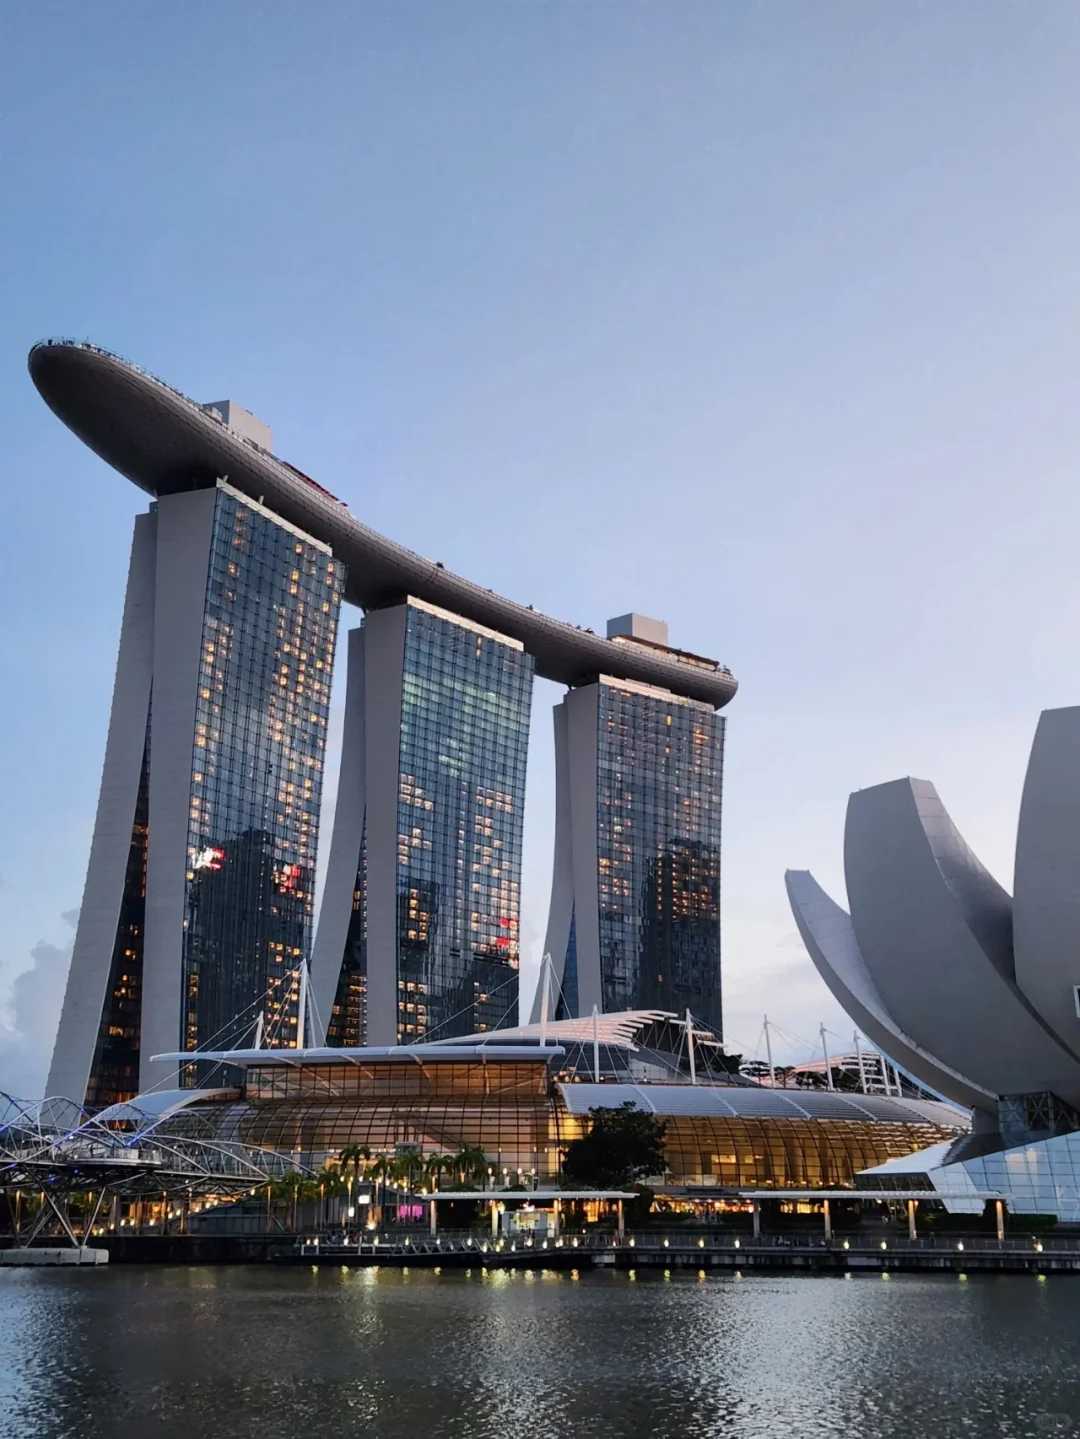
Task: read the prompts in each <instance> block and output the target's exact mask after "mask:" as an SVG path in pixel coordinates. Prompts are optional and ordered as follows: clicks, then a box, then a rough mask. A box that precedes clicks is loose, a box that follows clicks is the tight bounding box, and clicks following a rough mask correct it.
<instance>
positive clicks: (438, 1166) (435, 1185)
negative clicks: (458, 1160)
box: [424, 1154, 454, 1189]
mask: <svg viewBox="0 0 1080 1439" xmlns="http://www.w3.org/2000/svg"><path fill="white" fill-rule="evenodd" d="M453 1163H454V1156H453V1155H452V1154H429V1155H428V1157H427V1159H426V1160H425V1161H424V1173H425V1175H426V1176H427V1178H428V1179H429V1180H430V1181H431V1187H432V1189H439V1188H440V1187H441V1185H442V1177H443V1172H444V1170H447V1169H450V1168H452V1167H453Z"/></svg>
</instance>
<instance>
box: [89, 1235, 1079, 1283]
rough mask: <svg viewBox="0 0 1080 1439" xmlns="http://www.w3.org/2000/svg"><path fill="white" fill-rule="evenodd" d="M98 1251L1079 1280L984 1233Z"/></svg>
mask: <svg viewBox="0 0 1080 1439" xmlns="http://www.w3.org/2000/svg"><path fill="white" fill-rule="evenodd" d="M94 1243H95V1244H96V1245H100V1246H101V1247H102V1248H105V1249H107V1250H108V1251H109V1259H110V1263H112V1264H114V1265H115V1264H121V1265H123V1264H168V1265H178V1264H179V1265H184V1264H191V1265H195V1264H228V1265H231V1264H263V1263H273V1264H283V1265H306V1266H309V1267H310V1266H312V1265H315V1266H320V1267H321V1266H334V1265H336V1266H338V1267H341V1266H345V1267H348V1268H374V1267H386V1268H418V1269H436V1270H453V1269H478V1270H497V1269H515V1270H527V1269H531V1270H541V1269H574V1268H577V1269H597V1268H599V1269H617V1270H646V1269H649V1270H664V1269H668V1270H680V1271H681V1270H708V1271H711V1270H717V1271H725V1270H726V1271H728V1272H735V1271H739V1272H748V1271H754V1270H761V1271H765V1270H772V1271H784V1270H786V1271H793V1272H803V1273H834V1274H841V1273H857V1272H860V1271H866V1272H878V1273H896V1272H906V1273H934V1272H938V1273H953V1274H956V1273H972V1272H983V1273H990V1272H996V1273H1014V1274H1039V1273H1045V1274H1050V1273H1054V1274H1077V1275H1080V1236H1075V1235H1069V1236H1060V1237H1057V1236H1053V1235H1043V1236H1032V1235H1016V1236H1013V1237H1007V1238H1006V1239H1004V1240H998V1239H996V1238H993V1237H991V1236H988V1235H985V1234H969V1235H959V1234H956V1235H952V1234H950V1235H948V1236H935V1237H932V1238H931V1237H925V1238H920V1239H914V1240H912V1239H908V1238H906V1237H898V1236H894V1235H889V1236H887V1237H878V1236H877V1235H871V1234H866V1233H853V1234H851V1235H849V1236H847V1237H840V1238H834V1239H832V1240H830V1241H828V1242H826V1241H825V1240H823V1239H820V1238H814V1237H812V1236H809V1235H805V1234H792V1235H762V1236H760V1237H758V1238H753V1237H751V1236H747V1237H742V1236H738V1235H731V1234H722V1235H716V1234H711V1235H709V1234H700V1235H687V1234H679V1233H676V1232H673V1233H670V1234H664V1233H662V1232H658V1231H657V1232H654V1231H649V1232H640V1233H633V1234H627V1235H626V1236H625V1237H624V1238H623V1239H622V1240H621V1241H620V1240H618V1239H617V1238H616V1237H615V1236H613V1235H611V1234H596V1233H594V1234H578V1235H570V1234H567V1235H564V1236H562V1237H561V1238H559V1239H555V1240H550V1241H549V1240H543V1239H536V1240H530V1239H527V1238H526V1239H504V1240H484V1239H481V1238H479V1237H477V1236H476V1235H475V1234H469V1233H465V1232H462V1233H458V1234H445V1235H442V1236H440V1237H439V1238H438V1239H432V1238H430V1237H429V1236H426V1235H416V1236H407V1237H404V1238H402V1237H400V1236H383V1237H380V1238H377V1239H376V1238H365V1239H364V1240H362V1241H360V1242H354V1243H348V1244H340V1243H334V1242H332V1241H330V1240H328V1239H327V1238H326V1237H324V1236H319V1237H316V1236H314V1235H308V1236H305V1235H295V1236H294V1235H283V1234H271V1235H265V1234H262V1235H255V1234H248V1235H210V1234H207V1235H176V1234H174V1235H154V1234H143V1235H138V1234H131V1235H109V1236H107V1237H104V1238H100V1239H95V1241H94Z"/></svg>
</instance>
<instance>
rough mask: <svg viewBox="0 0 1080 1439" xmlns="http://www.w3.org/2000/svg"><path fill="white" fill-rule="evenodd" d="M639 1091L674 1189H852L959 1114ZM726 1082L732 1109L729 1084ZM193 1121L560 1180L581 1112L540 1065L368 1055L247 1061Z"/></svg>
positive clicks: (327, 1153) (304, 1150)
mask: <svg viewBox="0 0 1080 1439" xmlns="http://www.w3.org/2000/svg"><path fill="white" fill-rule="evenodd" d="M645 1092H646V1093H647V1094H648V1095H649V1099H650V1102H651V1104H653V1105H655V1107H656V1109H657V1111H658V1115H659V1117H660V1118H661V1119H663V1120H664V1122H665V1123H666V1125H667V1130H666V1136H665V1154H666V1158H667V1163H668V1167H669V1171H670V1173H669V1176H668V1184H669V1185H670V1186H672V1187H675V1188H678V1187H680V1186H683V1185H691V1186H694V1187H695V1188H697V1187H704V1188H706V1189H708V1188H711V1187H712V1186H715V1187H716V1189H717V1190H721V1189H725V1188H726V1189H764V1190H768V1189H787V1188H807V1187H817V1188H832V1187H838V1188H849V1187H853V1186H854V1182H855V1175H856V1174H857V1173H858V1171H859V1170H861V1169H866V1168H869V1167H871V1166H873V1165H875V1164H882V1163H884V1162H885V1161H886V1160H887V1159H890V1158H894V1157H897V1156H900V1155H907V1154H911V1153H913V1152H914V1151H916V1150H919V1149H922V1148H924V1147H925V1146H927V1145H930V1144H936V1143H939V1142H940V1141H942V1140H951V1139H954V1138H955V1137H956V1135H957V1133H958V1132H959V1130H960V1127H961V1124H960V1120H959V1118H958V1120H957V1125H956V1127H955V1128H948V1127H945V1126H944V1125H939V1124H935V1123H932V1122H930V1121H928V1120H926V1119H925V1118H923V1117H921V1116H916V1115H914V1114H913V1115H912V1119H911V1122H909V1123H905V1122H903V1120H902V1118H898V1119H897V1120H895V1121H886V1120H874V1119H871V1118H869V1117H866V1118H859V1119H854V1120H852V1119H845V1120H841V1119H831V1118H823V1119H805V1120H801V1119H780V1118H774V1117H753V1116H739V1115H737V1114H736V1115H733V1116H730V1117H729V1116H727V1115H694V1116H688V1115H675V1116H666V1115H665V1114H664V1109H665V1103H664V1100H665V1095H666V1094H668V1093H674V1094H675V1095H676V1096H679V1095H680V1094H681V1093H682V1092H683V1087H682V1086H665V1085H653V1086H648V1087H647V1089H646V1091H645ZM724 1092H725V1094H728V1095H731V1096H733V1098H732V1101H731V1102H732V1104H733V1105H734V1106H735V1107H736V1108H737V1106H738V1103H739V1100H738V1091H733V1090H725V1091H724ZM756 1092H757V1091H753V1093H756ZM192 1122H195V1123H198V1124H199V1125H205V1124H207V1123H209V1124H210V1125H211V1128H212V1132H213V1134H214V1135H215V1137H216V1138H218V1139H219V1140H223V1141H226V1142H239V1143H243V1144H249V1145H257V1146H259V1147H262V1148H265V1149H269V1150H276V1151H278V1152H280V1153H286V1154H290V1155H300V1156H301V1157H302V1160H303V1162H304V1163H306V1164H310V1165H312V1166H313V1167H316V1168H318V1167H321V1166H322V1164H324V1163H325V1162H326V1161H327V1160H328V1159H331V1158H333V1156H335V1155H336V1154H337V1153H339V1152H340V1151H341V1149H342V1148H344V1147H345V1146H346V1145H359V1146H362V1147H363V1146H366V1147H367V1148H368V1149H369V1150H370V1151H371V1153H372V1154H373V1155H378V1154H391V1155H392V1154H394V1153H396V1152H397V1150H398V1147H399V1146H401V1145H405V1144H409V1145H415V1146H417V1147H418V1148H419V1149H420V1151H421V1153H422V1154H423V1155H430V1154H436V1153H447V1152H454V1151H457V1150H460V1149H462V1148H463V1147H465V1146H470V1147H475V1148H477V1149H481V1150H482V1151H483V1152H484V1155H485V1157H486V1159H487V1162H488V1164H489V1165H490V1167H491V1168H492V1170H493V1171H495V1172H496V1173H501V1171H502V1170H503V1169H508V1170H510V1171H512V1172H513V1171H516V1170H518V1169H521V1170H522V1171H524V1172H525V1173H530V1172H532V1171H535V1173H536V1176H537V1178H538V1179H539V1180H540V1181H542V1182H543V1181H551V1180H554V1179H556V1178H557V1176H558V1174H559V1171H560V1166H561V1162H562V1154H563V1152H564V1151H565V1149H566V1146H567V1145H568V1144H569V1143H570V1142H571V1141H572V1140H574V1139H576V1138H578V1137H579V1136H580V1135H581V1134H582V1133H584V1132H585V1129H586V1128H587V1126H588V1124H589V1123H590V1120H589V1118H588V1116H587V1115H584V1116H579V1115H575V1114H571V1113H570V1112H569V1110H568V1108H567V1105H566V1103H565V1102H564V1100H563V1097H562V1093H561V1090H560V1087H559V1086H558V1085H552V1084H550V1083H549V1074H548V1070H547V1067H546V1065H545V1064H544V1063H542V1062H530V1061H528V1060H514V1061H510V1060H506V1061H498V1062H496V1061H494V1060H489V1061H488V1062H487V1063H480V1062H477V1061H475V1060H474V1061H471V1062H470V1061H466V1060H458V1061H441V1062H426V1063H425V1064H424V1065H422V1066H421V1065H417V1064H406V1063H394V1062H392V1061H382V1062H380V1061H377V1060H376V1061H373V1062H371V1063H369V1064H365V1065H363V1066H362V1067H358V1066H355V1065H334V1064H321V1065H312V1066H305V1067H304V1068H303V1069H299V1070H298V1069H296V1068H293V1067H288V1068H286V1067H284V1066H271V1065H266V1066H263V1067H260V1068H257V1069H251V1070H249V1071H248V1072H247V1077H246V1081H245V1091H244V1097H243V1099H242V1100H240V1101H238V1102H235V1101H234V1102H231V1103H224V1104H200V1105H195V1106H192V1107H191V1109H189V1110H187V1111H186V1112H185V1118H184V1119H183V1120H182V1121H181V1123H192Z"/></svg>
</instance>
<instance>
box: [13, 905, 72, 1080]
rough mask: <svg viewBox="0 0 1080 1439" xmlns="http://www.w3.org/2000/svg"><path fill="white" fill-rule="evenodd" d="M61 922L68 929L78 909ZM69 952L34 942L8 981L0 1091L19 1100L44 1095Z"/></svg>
mask: <svg viewBox="0 0 1080 1439" xmlns="http://www.w3.org/2000/svg"><path fill="white" fill-rule="evenodd" d="M63 918H64V919H65V920H66V921H67V923H68V924H70V925H71V926H72V928H74V926H75V922H76V920H77V919H78V911H77V910H68V911H67V912H66V913H65V914H64V916H63ZM71 949H72V946H71V944H66V945H58V944H50V943H49V941H48V940H44V939H39V940H38V942H37V944H35V945H34V946H33V948H32V949H31V950H30V961H31V962H30V965H29V966H28V967H27V968H26V969H24V970H22V971H21V973H19V974H17V975H16V976H15V978H14V979H13V980H12V982H11V994H10V998H9V999H8V1002H7V1006H6V1010H7V1012H6V1014H5V1015H3V1016H0V1089H2V1090H4V1091H6V1092H7V1093H9V1094H14V1095H16V1096H17V1097H19V1098H20V1099H39V1098H41V1097H42V1095H43V1094H44V1092H45V1080H46V1077H47V1075H48V1070H49V1059H50V1057H51V1055H52V1047H53V1042H54V1040H55V1039H56V1028H57V1025H58V1024H59V1022H60V1005H61V1003H62V1001H63V997H64V986H65V984H66V983H67V973H68V968H69V966H70V964H71Z"/></svg>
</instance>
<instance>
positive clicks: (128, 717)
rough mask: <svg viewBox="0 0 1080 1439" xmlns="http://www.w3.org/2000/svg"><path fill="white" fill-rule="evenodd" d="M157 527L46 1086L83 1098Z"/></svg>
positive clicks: (145, 529) (146, 644)
mask: <svg viewBox="0 0 1080 1439" xmlns="http://www.w3.org/2000/svg"><path fill="white" fill-rule="evenodd" d="M156 527H157V521H156V517H155V516H154V514H153V513H151V514H146V515H139V516H138V518H137V519H136V521H135V529H134V533H133V535H132V540H131V559H130V562H129V565H128V579H127V592H126V594H125V596H124V618H123V623H122V625H121V629H120V650H119V654H118V656H117V661H116V679H115V681H114V683H113V697H112V711H111V713H110V715H109V734H108V739H107V741H106V744H105V762H104V765H103V766H102V771H101V789H100V791H99V793H98V806H97V815H96V817H95V820H94V837H93V840H92V841H91V845H90V862H89V865H88V866H87V871H86V885H85V888H84V889H83V897H82V905H81V906H80V909H79V922H78V926H77V928H76V931H75V946H74V948H73V950H72V954H71V968H70V970H69V972H68V982H67V989H66V990H65V993H64V1005H63V1009H62V1010H61V1014H60V1027H59V1029H58V1031H57V1035H56V1044H55V1047H54V1049H53V1056H52V1064H51V1066H50V1068H49V1079H48V1086H47V1089H46V1093H47V1094H63V1095H67V1096H69V1097H70V1098H72V1099H75V1100H78V1101H80V1102H81V1101H82V1100H83V1099H84V1097H85V1095H86V1090H87V1085H88V1083H89V1080H90V1066H91V1064H92V1062H93V1057H94V1049H95V1046H96V1044H97V1036H98V1028H99V1026H100V1024H101V1015H102V1010H103V1008H104V1005H105V1001H106V989H107V986H108V980H109V969H110V965H111V963H112V954H113V946H114V944H115V942H116V929H117V925H118V923H119V920H120V907H121V904H122V902H123V897H124V882H125V877H126V873H127V864H128V856H129V852H130V849H131V832H132V826H133V824H134V822H135V808H136V804H137V802H138V796H139V781H140V779H141V777H142V765H143V750H144V747H145V744H146V725H147V717H148V714H149V709H150V681H151V674H152V671H153V662H154V571H155V543H156ZM172 1047H174V1046H172V1045H170V1048H172Z"/></svg>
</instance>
